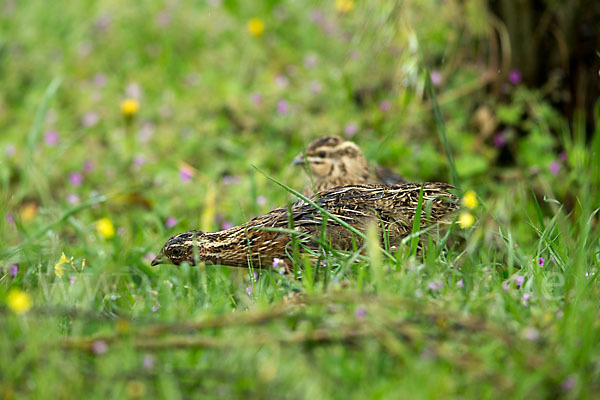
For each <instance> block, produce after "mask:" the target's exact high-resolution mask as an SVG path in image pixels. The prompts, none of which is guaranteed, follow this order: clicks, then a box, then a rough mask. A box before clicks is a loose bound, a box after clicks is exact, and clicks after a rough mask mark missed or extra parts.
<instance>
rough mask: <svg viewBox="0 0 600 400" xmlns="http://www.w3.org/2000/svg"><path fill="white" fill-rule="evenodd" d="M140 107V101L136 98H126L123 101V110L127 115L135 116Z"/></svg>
mask: <svg viewBox="0 0 600 400" xmlns="http://www.w3.org/2000/svg"><path fill="white" fill-rule="evenodd" d="M139 109H140V103H139V102H138V101H137V100H136V99H125V100H123V101H122V102H121V112H122V113H123V115H125V116H126V117H133V116H134V115H135V114H137V112H138V111H139Z"/></svg>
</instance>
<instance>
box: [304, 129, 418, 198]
mask: <svg viewBox="0 0 600 400" xmlns="http://www.w3.org/2000/svg"><path fill="white" fill-rule="evenodd" d="M292 164H293V165H301V166H306V165H308V168H310V174H311V176H312V179H313V182H314V189H315V190H316V192H320V191H322V190H327V189H331V188H334V187H336V186H343V185H357V184H363V183H383V184H387V185H389V184H400V183H406V179H404V178H403V177H402V176H400V175H398V174H396V173H394V172H392V171H390V170H389V169H387V168H385V167H380V166H378V167H376V168H375V169H374V171H373V173H371V171H370V169H369V164H368V163H367V160H366V158H365V156H364V155H363V152H362V151H361V149H360V147H358V146H357V145H356V144H355V143H353V142H350V141H348V140H344V139H342V138H339V137H336V136H324V137H320V138H318V139H316V140H314V141H313V142H312V143H311V144H310V145H309V146H308V147H307V148H306V149H305V151H303V152H302V153H300V154H299V155H298V156H297V157H296V158H294V161H292ZM315 190H313V186H312V184H311V181H310V178H309V179H308V180H307V183H306V185H305V187H304V194H305V195H307V196H309V195H312V194H314V193H315Z"/></svg>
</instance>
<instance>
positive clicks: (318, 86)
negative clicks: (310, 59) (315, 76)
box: [308, 81, 323, 93]
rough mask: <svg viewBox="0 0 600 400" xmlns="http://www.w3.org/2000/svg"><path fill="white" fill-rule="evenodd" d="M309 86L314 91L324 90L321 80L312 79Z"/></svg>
mask: <svg viewBox="0 0 600 400" xmlns="http://www.w3.org/2000/svg"><path fill="white" fill-rule="evenodd" d="M308 88H309V89H310V91H311V92H313V93H321V90H323V85H321V82H319V81H311V82H310V83H309V84H308Z"/></svg>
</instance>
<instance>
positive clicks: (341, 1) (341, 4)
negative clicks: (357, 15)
mask: <svg viewBox="0 0 600 400" xmlns="http://www.w3.org/2000/svg"><path fill="white" fill-rule="evenodd" d="M335 9H336V10H337V11H338V12H341V13H343V14H345V13H349V12H350V11H352V10H354V0H336V2H335Z"/></svg>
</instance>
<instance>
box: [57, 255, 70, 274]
mask: <svg viewBox="0 0 600 400" xmlns="http://www.w3.org/2000/svg"><path fill="white" fill-rule="evenodd" d="M68 263H69V260H68V259H67V256H65V252H64V251H63V253H62V255H61V256H60V260H58V262H57V263H56V264H55V265H54V273H55V274H56V276H58V277H59V278H62V277H63V275H64V274H65V269H64V268H63V264H68Z"/></svg>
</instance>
